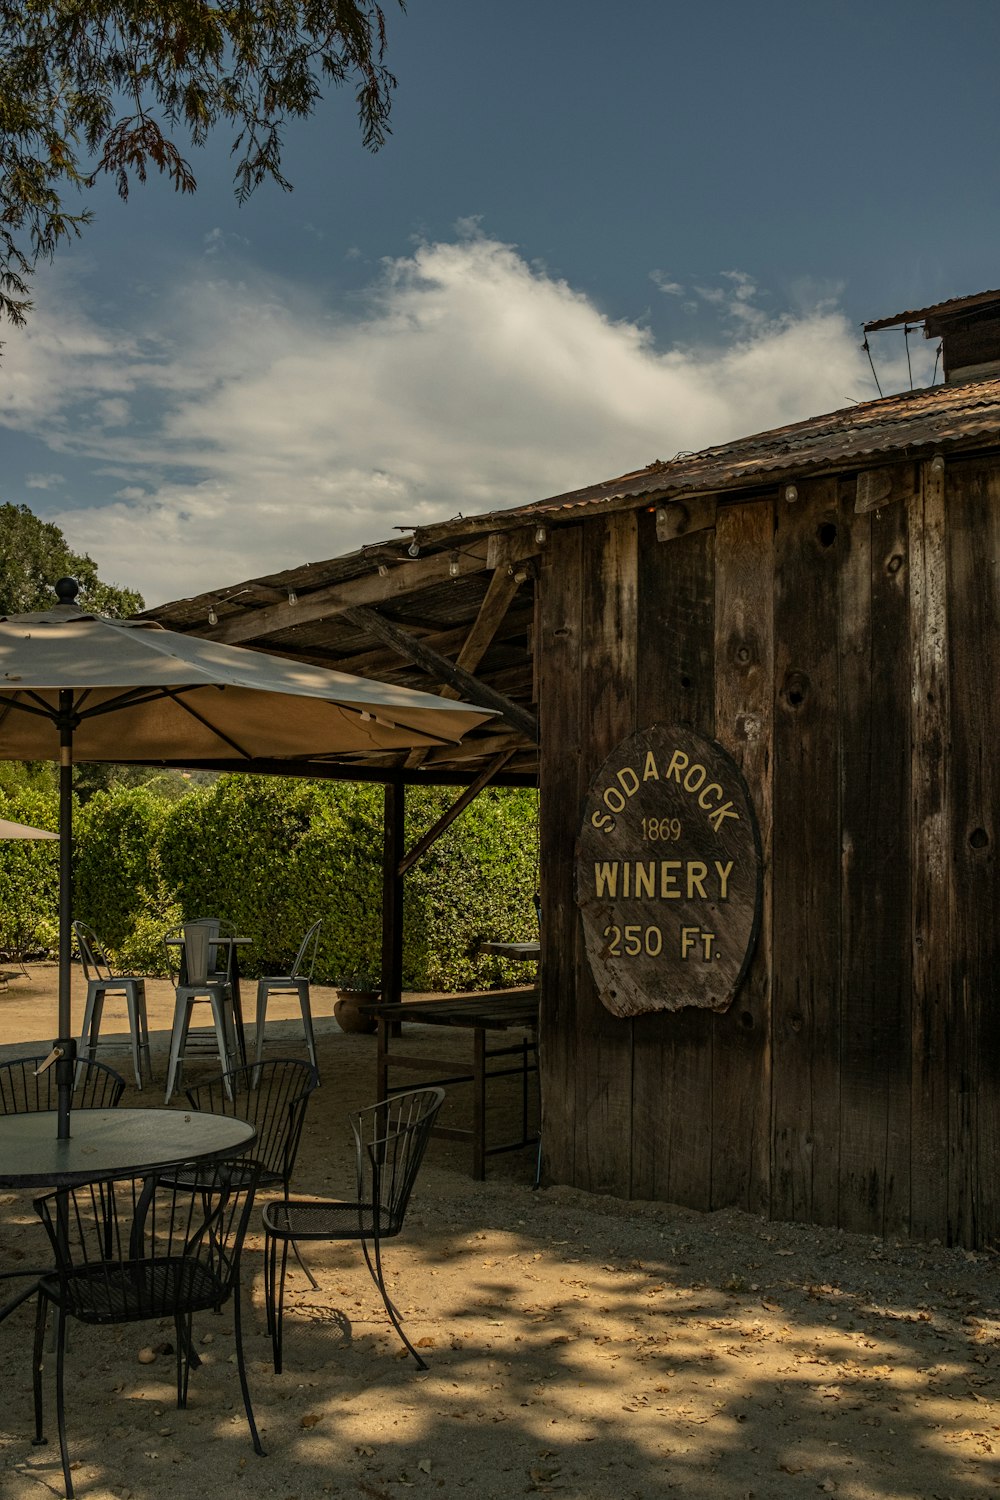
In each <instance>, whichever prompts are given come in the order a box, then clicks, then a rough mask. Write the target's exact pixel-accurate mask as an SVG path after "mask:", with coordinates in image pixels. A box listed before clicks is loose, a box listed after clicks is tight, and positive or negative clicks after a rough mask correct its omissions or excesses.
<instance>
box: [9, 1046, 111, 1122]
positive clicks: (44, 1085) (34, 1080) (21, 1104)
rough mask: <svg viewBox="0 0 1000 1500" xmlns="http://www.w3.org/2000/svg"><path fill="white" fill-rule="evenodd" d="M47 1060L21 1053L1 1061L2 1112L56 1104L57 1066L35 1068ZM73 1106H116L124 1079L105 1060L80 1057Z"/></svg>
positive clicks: (35, 1109) (19, 1112) (30, 1111)
mask: <svg viewBox="0 0 1000 1500" xmlns="http://www.w3.org/2000/svg"><path fill="white" fill-rule="evenodd" d="M44 1061H45V1054H44V1053H41V1054H39V1056H38V1057H20V1058H17V1059H16V1060H15V1061H14V1062H5V1063H0V1115H25V1114H35V1113H37V1112H38V1111H39V1110H44V1109H55V1107H56V1093H57V1090H56V1070H55V1068H46V1069H45V1072H44V1073H40V1074H38V1075H37V1076H36V1073H35V1069H36V1068H38V1067H40V1065H41V1064H42V1063H43V1062H44ZM75 1076H76V1086H75V1088H74V1090H73V1108H74V1109H114V1107H115V1106H116V1105H117V1103H118V1101H119V1100H120V1099H121V1096H122V1094H123V1093H124V1092H125V1080H124V1078H123V1077H122V1075H121V1074H120V1073H116V1072H115V1070H114V1068H109V1067H108V1066H107V1065H106V1064H105V1063H99V1062H93V1061H90V1060H89V1059H87V1058H82V1057H81V1058H79V1059H78V1060H77V1063H76V1075H75Z"/></svg>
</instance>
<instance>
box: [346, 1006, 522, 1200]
mask: <svg viewBox="0 0 1000 1500" xmlns="http://www.w3.org/2000/svg"><path fill="white" fill-rule="evenodd" d="M538 993H539V992H538V988H537V986H532V987H530V988H525V989H513V990H486V991H482V992H481V993H478V994H474V995H454V996H448V997H446V998H445V999H443V1000H409V1001H407V1000H404V1001H402V1002H399V1003H393V1004H388V1005H381V1004H379V1003H377V1002H373V1003H372V1004H371V1005H364V1006H362V1007H361V1009H362V1010H363V1011H365V1012H366V1013H367V1014H368V1015H370V1016H375V1017H376V1018H377V1020H378V1082H377V1087H378V1099H379V1103H381V1102H382V1100H384V1099H387V1098H388V1097H389V1095H390V1094H400V1093H403V1092H404V1091H405V1090H406V1089H408V1088H413V1087H415V1084H414V1083H413V1082H410V1083H405V1084H392V1085H391V1084H390V1083H389V1070H390V1068H404V1069H408V1070H409V1071H410V1072H411V1073H422V1074H428V1073H429V1074H431V1075H439V1076H431V1077H430V1078H426V1077H425V1078H423V1079H422V1080H421V1082H423V1083H425V1084H441V1085H443V1086H447V1085H448V1084H456V1083H471V1084H472V1128H471V1129H466V1128H462V1127H459V1126H457V1125H437V1124H435V1126H434V1130H433V1133H434V1135H439V1136H443V1137H444V1138H445V1139H447V1140H453V1141H470V1142H471V1144H472V1175H473V1177H475V1178H476V1179H477V1180H478V1181H482V1179H483V1178H484V1177H485V1176H486V1158H487V1157H488V1156H495V1155H497V1154H498V1153H500V1152H504V1151H519V1150H521V1149H522V1147H524V1146H530V1145H532V1144H533V1142H534V1141H535V1140H537V1135H536V1134H530V1133H529V1131H528V1079H529V1077H530V1075H531V1074H532V1073H535V1074H537V1072H538V1053H537V1031H538ZM399 1021H414V1022H417V1023H418V1024H419V1025H422V1026H452V1027H459V1028H462V1029H465V1030H469V1031H471V1032H472V1065H471V1072H462V1073H455V1072H453V1071H452V1072H446V1073H445V1074H444V1076H440V1073H441V1070H442V1069H446V1070H447V1069H454V1067H455V1058H454V1057H427V1056H420V1057H418V1056H416V1055H415V1054H414V1053H412V1052H411V1053H405V1052H402V1051H398V1050H396V1048H395V1047H393V1046H392V1045H391V1043H392V1041H393V1038H392V1031H393V1028H394V1025H395V1023H397V1022H399ZM518 1030H521V1031H524V1032H525V1033H526V1034H525V1035H524V1036H523V1037H521V1038H520V1039H519V1040H518V1041H516V1042H505V1043H504V1044H503V1045H501V1046H491V1045H489V1043H488V1041H487V1036H488V1033H490V1032H496V1031H499V1032H509V1031H518ZM397 1040H401V1039H397ZM510 1058H517V1062H516V1063H514V1064H513V1065H506V1063H505V1060H506V1059H510ZM497 1060H500V1061H501V1062H504V1064H505V1065H504V1066H501V1067H491V1066H490V1065H491V1063H494V1062H496V1061H497ZM515 1076H519V1077H520V1079H521V1139H520V1140H516V1141H505V1142H504V1143H503V1144H502V1145H493V1146H490V1145H487V1143H486V1089H487V1085H488V1084H489V1082H490V1081H491V1080H492V1079H494V1078H510V1077H515Z"/></svg>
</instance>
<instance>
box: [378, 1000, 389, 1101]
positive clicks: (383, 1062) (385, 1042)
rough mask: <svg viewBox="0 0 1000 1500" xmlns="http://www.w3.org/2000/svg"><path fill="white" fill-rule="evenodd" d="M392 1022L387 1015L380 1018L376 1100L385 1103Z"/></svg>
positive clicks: (387, 1092) (387, 1087) (387, 1095)
mask: <svg viewBox="0 0 1000 1500" xmlns="http://www.w3.org/2000/svg"><path fill="white" fill-rule="evenodd" d="M390 1025H391V1023H390V1022H389V1021H388V1020H387V1018H386V1017H385V1016H379V1018H378V1056H377V1061H376V1064H375V1089H376V1094H375V1097H376V1100H377V1102H378V1103H379V1104H382V1103H384V1101H385V1100H386V1099H388V1097H389V1037H390V1034H391V1033H390V1030H389V1027H390Z"/></svg>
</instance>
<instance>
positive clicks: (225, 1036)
mask: <svg viewBox="0 0 1000 1500" xmlns="http://www.w3.org/2000/svg"><path fill="white" fill-rule="evenodd" d="M214 935H215V934H213V932H212V928H211V924H210V923H208V922H186V923H185V924H184V926H183V927H182V928H181V930H180V934H179V937H180V940H181V946H182V951H183V965H182V977H183V982H182V983H179V984H177V985H176V986H175V991H176V996H177V999H176V1001H175V1004H174V1020H173V1025H172V1026H171V1028H170V1060H169V1063H168V1065H167V1095H166V1102H167V1103H168V1104H169V1103H170V1099H171V1096H172V1094H173V1092H174V1089H175V1087H176V1085H177V1082H178V1078H179V1075H180V1074H181V1072H182V1069H183V1065H184V1054H185V1052H186V1050H187V1039H188V1029H189V1027H190V1025H191V1012H192V1010H193V1008H194V1006H195V1005H196V1004H198V1002H199V1001H207V1002H208V1004H209V1005H210V1006H211V1007H212V1021H213V1025H214V1028H215V1041H216V1046H217V1048H218V1053H219V1063H220V1065H221V1069H222V1072H223V1073H224V1074H228V1073H229V1071H230V1069H231V1068H232V1067H233V1066H234V1064H235V1060H236V1045H235V1038H234V1035H233V1032H234V1027H233V1025H232V1023H231V1000H230V995H229V986H228V985H227V984H226V983H225V982H224V981H222V980H220V979H217V978H215V977H213V976H212V975H211V974H210V971H209V964H210V961H211V959H212V957H214V955H213V954H212V948H213V946H214V945H213V943H212V938H213V936H214ZM168 941H169V940H168ZM173 941H174V942H176V938H175V939H174V940H173ZM226 1092H227V1094H229V1097H230V1098H232V1092H231V1084H230V1083H229V1080H228V1078H227V1079H226Z"/></svg>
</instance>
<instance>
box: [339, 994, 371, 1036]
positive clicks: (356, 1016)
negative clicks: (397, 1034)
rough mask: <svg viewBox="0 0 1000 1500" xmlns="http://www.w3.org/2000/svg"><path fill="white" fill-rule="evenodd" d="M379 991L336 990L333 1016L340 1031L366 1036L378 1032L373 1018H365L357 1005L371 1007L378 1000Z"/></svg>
mask: <svg viewBox="0 0 1000 1500" xmlns="http://www.w3.org/2000/svg"><path fill="white" fill-rule="evenodd" d="M380 994H381V991H380V990H338V991H337V998H336V1000H335V1001H334V1002H333V1014H334V1018H335V1020H336V1022H337V1025H338V1026H339V1027H340V1029H341V1031H350V1032H358V1033H362V1034H366V1035H367V1034H368V1033H370V1032H373V1031H377V1030H378V1022H377V1021H376V1019H375V1017H374V1016H365V1015H362V1014H361V1011H360V1010H359V1009H358V1006H359V1005H372V1004H373V1003H374V1002H375V1001H377V1000H378V998H379V995H380Z"/></svg>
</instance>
